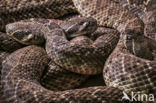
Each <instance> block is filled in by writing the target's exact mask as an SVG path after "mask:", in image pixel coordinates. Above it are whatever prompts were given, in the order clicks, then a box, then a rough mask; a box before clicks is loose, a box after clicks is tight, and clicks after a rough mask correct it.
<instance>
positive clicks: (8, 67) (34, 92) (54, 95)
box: [2, 46, 123, 103]
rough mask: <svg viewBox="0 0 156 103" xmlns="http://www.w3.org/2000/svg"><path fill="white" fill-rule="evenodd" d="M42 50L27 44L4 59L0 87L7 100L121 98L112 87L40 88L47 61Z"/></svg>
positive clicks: (50, 102) (45, 102) (106, 101)
mask: <svg viewBox="0 0 156 103" xmlns="http://www.w3.org/2000/svg"><path fill="white" fill-rule="evenodd" d="M48 61H49V60H48V55H47V54H46V52H45V50H44V49H42V48H40V47H37V46H28V47H25V48H22V49H19V50H17V51H15V52H13V53H12V54H11V55H9V56H8V57H7V58H6V60H5V61H4V62H3V69H2V86H3V93H4V96H5V97H6V98H7V99H6V102H7V103H21V102H24V103H38V102H40V103H60V102H63V103H69V102H77V103H78V102H82V101H83V102H84V103H86V102H89V103H95V102H97V103H98V102H103V103H117V102H120V101H121V98H122V96H123V94H122V91H120V90H118V89H116V88H112V87H90V88H84V89H75V90H67V91H62V92H60V91H59V92H53V91H49V90H47V89H45V88H43V87H42V86H41V85H40V83H39V81H40V77H41V75H42V72H43V71H44V68H45V66H46V64H47V63H48Z"/></svg>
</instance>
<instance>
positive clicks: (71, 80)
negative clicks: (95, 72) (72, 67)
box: [41, 60, 88, 91]
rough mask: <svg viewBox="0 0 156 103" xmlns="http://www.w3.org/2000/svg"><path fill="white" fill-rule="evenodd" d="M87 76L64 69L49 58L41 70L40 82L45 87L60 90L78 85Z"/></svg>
mask: <svg viewBox="0 0 156 103" xmlns="http://www.w3.org/2000/svg"><path fill="white" fill-rule="evenodd" d="M87 78H88V76H87V75H80V74H76V73H73V72H70V71H68V70H65V69H64V68H61V67H60V66H59V65H57V64H56V63H54V61H52V60H51V61H50V62H49V64H48V67H47V68H46V69H45V70H44V72H43V76H42V77H41V84H42V85H43V86H44V87H46V88H47V89H50V90H53V91H62V90H68V89H73V88H76V87H78V86H80V85H81V84H82V83H83V82H84V81H86V79H87Z"/></svg>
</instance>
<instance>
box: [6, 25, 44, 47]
mask: <svg viewBox="0 0 156 103" xmlns="http://www.w3.org/2000/svg"><path fill="white" fill-rule="evenodd" d="M6 32H7V34H8V35H10V36H11V37H12V38H13V39H15V40H16V41H18V42H20V43H22V44H24V45H32V44H34V45H35V44H41V43H43V42H44V39H43V37H42V36H41V32H39V30H38V29H36V28H35V26H34V27H32V26H31V25H29V23H25V22H16V23H11V24H8V25H7V26H6Z"/></svg>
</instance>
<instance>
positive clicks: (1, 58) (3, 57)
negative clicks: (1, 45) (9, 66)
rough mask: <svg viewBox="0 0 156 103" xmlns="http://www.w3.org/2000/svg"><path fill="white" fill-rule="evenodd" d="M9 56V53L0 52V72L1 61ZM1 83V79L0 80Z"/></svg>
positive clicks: (0, 68) (0, 67)
mask: <svg viewBox="0 0 156 103" xmlns="http://www.w3.org/2000/svg"><path fill="white" fill-rule="evenodd" d="M8 55H9V53H7V52H4V51H0V71H1V70H2V61H3V60H5V58H6V57H7V56H8ZM0 76H1V72H0ZM0 81H1V78H0ZM1 90H2V88H1V82H0V95H1V92H2V91H1Z"/></svg>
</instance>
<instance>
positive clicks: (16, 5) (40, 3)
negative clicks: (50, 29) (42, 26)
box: [0, 0, 76, 30]
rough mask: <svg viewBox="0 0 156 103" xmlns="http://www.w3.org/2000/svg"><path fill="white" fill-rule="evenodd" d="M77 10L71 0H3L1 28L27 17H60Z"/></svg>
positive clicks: (0, 18)
mask: <svg viewBox="0 0 156 103" xmlns="http://www.w3.org/2000/svg"><path fill="white" fill-rule="evenodd" d="M73 12H76V9H75V7H74V6H73V3H72V1H71V0H63V1H62V0H29V1H27V0H14V1H12V0H5V1H4V0H1V1H0V30H4V27H5V25H6V24H8V23H11V22H14V21H18V20H23V19H27V18H36V17H40V18H58V17H61V16H63V15H65V14H69V13H73Z"/></svg>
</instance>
